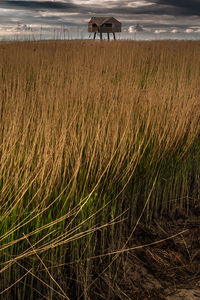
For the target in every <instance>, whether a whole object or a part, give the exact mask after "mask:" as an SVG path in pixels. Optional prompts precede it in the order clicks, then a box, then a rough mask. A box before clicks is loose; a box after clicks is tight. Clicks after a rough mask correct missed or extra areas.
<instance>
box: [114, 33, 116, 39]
mask: <svg viewBox="0 0 200 300" xmlns="http://www.w3.org/2000/svg"><path fill="white" fill-rule="evenodd" d="M113 37H114V40H116V37H115V33H114V32H113Z"/></svg>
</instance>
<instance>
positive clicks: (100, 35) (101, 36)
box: [100, 32, 102, 40]
mask: <svg viewBox="0 0 200 300" xmlns="http://www.w3.org/2000/svg"><path fill="white" fill-rule="evenodd" d="M100 39H101V40H102V32H100Z"/></svg>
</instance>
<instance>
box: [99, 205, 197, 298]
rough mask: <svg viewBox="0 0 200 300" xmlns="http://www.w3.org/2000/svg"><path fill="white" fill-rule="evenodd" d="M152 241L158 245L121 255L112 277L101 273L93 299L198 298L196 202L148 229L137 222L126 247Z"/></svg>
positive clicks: (155, 221)
mask: <svg viewBox="0 0 200 300" xmlns="http://www.w3.org/2000/svg"><path fill="white" fill-rule="evenodd" d="M183 231H184V233H182V234H179V235H177V236H176V237H174V238H173V237H172V238H169V237H170V236H173V235H176V234H178V233H180V232H183ZM164 239H166V240H165V241H163V240H164ZM156 241H160V242H158V243H157V244H154V245H151V246H145V247H143V248H140V249H136V250H131V251H129V252H127V253H126V254H125V255H124V254H123V255H124V257H123V258H121V262H120V263H119V264H120V265H119V268H118V270H117V271H116V274H117V276H115V278H114V277H113V278H112V273H109V272H106V271H105V272H103V274H101V276H100V278H99V286H100V287H101V288H99V289H98V288H96V290H95V291H94V299H107V300H108V299H111V300H118V299H122V300H127V299H129V300H130V299H131V300H137V299H138V300H146V299H151V300H159V299H161V300H164V299H166V300H181V299H184V300H197V299H200V205H199V201H196V202H195V204H194V205H193V207H192V208H191V210H190V212H189V213H188V214H187V215H182V214H180V212H179V213H176V214H174V215H173V217H169V216H165V217H162V218H161V219H160V218H159V219H157V220H156V219H155V220H154V221H153V223H152V224H151V226H148V227H147V226H146V225H144V223H143V224H142V223H141V224H140V225H139V226H138V228H137V230H136V232H135V234H134V237H133V238H132V239H131V241H130V242H129V245H128V247H130V248H132V247H135V246H140V245H146V244H150V243H154V242H156ZM97 286H98V284H97Z"/></svg>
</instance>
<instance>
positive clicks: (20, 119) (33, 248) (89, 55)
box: [0, 41, 200, 299]
mask: <svg viewBox="0 0 200 300" xmlns="http://www.w3.org/2000/svg"><path fill="white" fill-rule="evenodd" d="M199 50H200V43H199V42H169V41H165V42H163V41H162V42H116V43H114V42H113V43H112V42H111V43H104V42H102V43H99V42H96V43H94V42H89V41H87V42H72V41H71V42H70V41H68V42H38V43H28V42H23V43H1V44H0V93H1V94H0V114H1V116H0V118H1V122H0V132H1V134H0V139H1V140H0V162H1V163H0V200H1V202H0V203H1V206H0V209H1V214H0V218H1V229H0V231H1V237H0V240H1V248H0V251H1V287H2V290H4V288H5V287H6V286H8V285H9V284H8V282H11V283H13V282H15V280H16V281H17V280H18V279H19V278H21V280H22V281H24V283H25V285H26V286H27V288H25V289H24V290H23V289H20V283H19V282H18V281H17V282H16V284H15V285H13V286H12V287H11V288H10V289H8V290H7V291H5V293H4V297H8V299H11V298H9V297H11V295H12V293H14V295H16V293H17V292H19V290H20V293H21V294H20V295H21V296H20V297H21V298H20V299H24V298H25V297H27V293H29V292H30V290H29V288H30V287H31V293H30V299H34V298H35V297H39V296H38V295H39V294H38V293H39V291H34V289H35V287H36V288H37V286H40V288H38V289H40V292H41V285H42V286H44V288H43V290H42V291H43V293H44V294H45V295H48V297H49V298H48V299H54V298H53V297H57V298H56V299H60V298H63V297H64V298H65V297H67V296H66V295H67V293H68V292H69V291H68V289H69V288H70V284H71V283H70V284H69V282H71V281H70V280H69V282H66V283H65V284H66V291H67V292H66V295H65V294H63V290H62V289H60V287H59V285H56V284H55V281H54V279H52V278H51V277H49V275H46V276H47V280H46V281H45V283H44V282H42V283H41V280H42V278H43V276H44V274H47V273H46V272H45V271H44V265H43V269H42V270H40V267H41V265H42V264H41V260H42V259H44V264H46V265H47V266H48V268H50V269H51V271H52V273H53V274H57V273H58V274H59V272H57V273H56V272H55V267H54V266H56V265H57V264H63V263H69V262H70V263H72V262H75V261H79V262H81V263H80V264H79V265H76V264H72V265H71V267H67V268H66V269H65V272H66V273H67V276H69V277H72V276H75V275H74V274H78V273H79V274H80V273H81V275H80V276H77V277H76V280H80V281H81V284H80V285H79V286H80V287H81V288H80V291H79V293H81V292H83V290H84V295H85V299H89V296H88V294H87V286H88V285H89V284H90V282H91V280H92V279H91V273H92V269H93V267H94V263H93V261H90V260H89V257H91V256H94V255H98V254H100V253H104V251H105V249H106V247H108V244H109V247H110V249H119V248H120V247H121V245H122V242H123V241H124V240H125V239H126V237H127V236H128V234H129V232H130V229H131V228H132V226H133V225H134V224H135V222H136V220H137V216H138V215H139V214H140V213H141V210H142V208H143V207H144V204H145V203H146V199H148V196H149V195H150V191H151V195H150V197H149V202H148V205H147V209H146V211H145V216H146V218H147V221H148V222H150V221H151V220H152V218H153V217H154V216H162V215H163V214H172V215H173V214H174V212H175V211H176V212H177V211H187V210H189V208H190V201H192V200H193V199H194V198H198V197H199V187H200V186H199V176H200V167H199V158H200V155H199V154H200V142H199V133H200V105H199V100H200V99H199V98H200V88H199V87H200V51H199ZM152 186H154V189H153V190H152ZM116 237H117V238H116ZM108 239H109V243H108ZM40 257H42V258H40ZM85 259H87V260H86V261H87V263H86V262H85ZM74 265H75V267H74ZM57 269H58V268H57ZM43 273H44V274H43ZM52 273H51V274H52ZM61 273H62V272H61ZM21 276H22V277H21ZM55 276H58V278H57V279H58V281H59V278H61V277H62V275H55ZM59 276H60V277H59ZM33 278H34V279H33ZM73 278H75V277H73ZM8 279H9V280H8ZM63 285H64V283H63ZM11 291H12V293H11ZM48 293H49V294H48ZM74 293H75V292H74ZM77 293H78V292H77ZM6 295H7V296H6ZM55 295H56V296H55ZM69 295H70V292H69ZM77 295H78V294H77ZM23 297H24V298H23ZM28 297H29V296H28ZM31 297H32V298H31ZM59 297H60V298H59ZM77 299H78V298H77Z"/></svg>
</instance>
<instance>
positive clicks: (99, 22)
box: [90, 17, 120, 26]
mask: <svg viewBox="0 0 200 300" xmlns="http://www.w3.org/2000/svg"><path fill="white" fill-rule="evenodd" d="M113 21H114V22H117V23H120V22H119V21H117V20H116V19H115V18H113V17H92V18H91V20H90V22H91V23H96V24H97V26H101V25H102V24H104V23H107V22H113Z"/></svg>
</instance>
